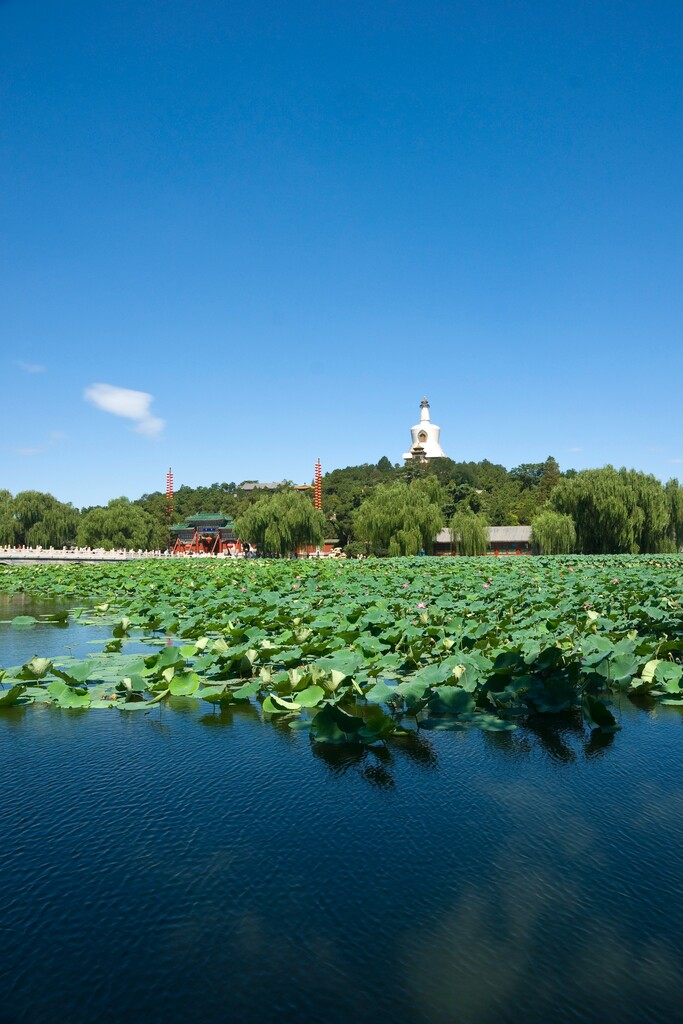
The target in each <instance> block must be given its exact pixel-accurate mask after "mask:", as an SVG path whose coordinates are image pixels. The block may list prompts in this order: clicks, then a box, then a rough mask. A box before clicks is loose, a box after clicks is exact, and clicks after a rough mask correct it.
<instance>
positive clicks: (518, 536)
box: [434, 526, 531, 555]
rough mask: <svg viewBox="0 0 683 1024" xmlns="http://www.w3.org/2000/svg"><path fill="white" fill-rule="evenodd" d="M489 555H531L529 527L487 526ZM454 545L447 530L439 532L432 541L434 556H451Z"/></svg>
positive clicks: (453, 551)
mask: <svg viewBox="0 0 683 1024" xmlns="http://www.w3.org/2000/svg"><path fill="white" fill-rule="evenodd" d="M488 533H489V554H493V555H495V554H499V555H516V554H519V555H528V554H531V527H530V526H489V528H488ZM454 553H455V545H454V543H453V541H452V540H451V531H450V530H449V529H445V530H441V531H440V532H439V533H438V534H437V535H436V538H435V540H434V554H435V555H451V554H454Z"/></svg>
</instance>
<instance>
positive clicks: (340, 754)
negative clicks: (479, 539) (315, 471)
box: [0, 557, 683, 1024]
mask: <svg viewBox="0 0 683 1024" xmlns="http://www.w3.org/2000/svg"><path fill="white" fill-rule="evenodd" d="M681 569H683V560H681V559H680V558H677V557H667V558H665V559H663V558H659V559H656V560H654V559H652V558H650V557H643V558H636V557H621V558H617V557H614V558H595V559H587V558H571V559H569V558H568V559H532V558H517V559H512V558H510V559H504V560H503V559H500V560H496V559H473V560H467V559H428V558H422V559H414V560H387V561H381V562H380V561H378V562H374V563H373V562H365V563H360V564H358V563H345V564H342V565H339V564H335V563H325V562H323V563H313V562H290V563H285V562H266V561H263V562H260V561H256V562H239V563H217V562H208V561H199V560H198V561H196V562H192V561H179V562H168V563H161V564H159V563H154V564H129V565H115V566H69V567H63V566H55V567H52V566H40V567H35V568H29V567H24V566H22V567H21V568H18V569H14V568H9V569H8V568H5V569H0V591H2V593H1V594H0V619H2V621H1V622H0V663H2V664H3V666H4V670H5V676H4V678H3V680H2V688H1V689H0V703H1V704H2V706H1V707H0V769H1V770H2V780H3V782H2V812H3V814H2V821H3V840H4V842H3V854H4V865H3V868H4V885H3V887H2V890H1V892H0V928H2V960H1V962H2V972H3V978H4V980H3V1001H2V1005H1V1006H0V1022H2V1024H5V1022H9V1021H12V1022H15V1021H22V1022H23V1021H26V1022H33V1021H36V1022H42V1021H46V1022H47V1021H52V1020H54V1018H55V1016H56V1015H57V1014H59V1015H60V1016H62V1017H63V1018H64V1019H67V1020H69V1021H73V1022H74V1024H80V1022H81V1021H82V1022H85V1021H92V1020H95V1019H96V1020H102V1021H108V1020H111V1021H118V1020H121V1019H122V1018H123V1017H124V1016H129V1017H130V1018H132V1019H136V1020H150V1021H152V1020H160V1019H163V1020H166V1021H170V1022H175V1021H186V1020H187V1019H190V1018H193V1017H195V1016H197V1015H199V1014H201V1017H202V1019H203V1020H204V1021H208V1022H213V1021H223V1020H225V1019H226V1018H227V1017H230V1016H234V1017H235V1019H238V1020H241V1021H252V1020H253V1021H257V1020H258V1021H270V1020H273V1021H275V1020H278V1021H281V1020H283V1019H285V1020H289V1019H291V1020H297V1021H299V1020H301V1021H309V1020H310V1021H318V1020H320V1021H326V1022H336V1021H346V1020H348V1019H349V1017H350V1016H353V1017H354V1018H355V1019H357V1020H358V1021H360V1022H364V1021H375V1020H376V1019H377V1018H378V1017H381V1016H382V1015H385V1016H387V1017H390V1018H391V1019H394V1020H396V1021H399V1022H403V1021H406V1022H407V1021H454V1022H455V1021H458V1022H465V1024H468V1022H470V1021H472V1022H479V1021H481V1022H489V1021H491V1022H493V1021H518V1020H520V1019H526V1020H528V1021H530V1022H532V1024H535V1022H536V1021H538V1022H541V1021H544V1022H545V1021H547V1020H548V1019H549V1018H550V1017H552V1018H554V1019H555V1020H557V1021H559V1022H562V1021H596V1022H597V1021H611V1020H615V1021H617V1020H618V1021H667V1022H668V1021H671V1020H672V1019H676V1017H677V1014H678V1004H679V979H680V975H681V971H682V969H683V956H682V955H681V954H680V952H679V948H678V945H679V944H678V936H679V934H680V932H681V928H682V926H683V899H682V896H683V892H682V890H683V882H681V878H680V863H681V860H682V857H683V732H682V731H681V726H682V725H683V716H682V715H681V708H682V707H683V703H682V696H683V693H682V689H681V686H680V683H681V675H683V672H682V671H681V659H682V658H683V628H682V627H683V617H682V616H683V613H682V611H681V596H682V595H681ZM131 712H135V713H131Z"/></svg>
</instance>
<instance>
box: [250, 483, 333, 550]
mask: <svg viewBox="0 0 683 1024" xmlns="http://www.w3.org/2000/svg"><path fill="white" fill-rule="evenodd" d="M325 525H326V523H325V518H324V516H323V515H322V513H321V512H320V511H319V510H318V509H316V508H314V507H313V504H312V502H311V500H310V498H309V497H308V496H307V495H305V494H301V493H299V492H298V491H281V492H276V493H275V494H274V495H273V496H272V497H262V498H261V499H260V500H259V501H257V502H256V503H255V504H254V505H253V507H252V508H251V509H249V510H248V511H246V512H244V513H243V515H241V516H240V517H239V518H238V519H237V521H236V523H235V529H236V531H237V535H238V536H239V537H240V538H241V539H242V540H244V541H248V542H249V543H251V544H255V545H256V547H257V548H258V550H259V551H261V552H263V553H266V554H273V555H292V554H294V553H295V552H296V550H297V548H300V547H304V546H306V545H308V544H319V543H320V542H321V541H322V540H323V539H324V534H325Z"/></svg>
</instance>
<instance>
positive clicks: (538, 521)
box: [531, 509, 576, 555]
mask: <svg viewBox="0 0 683 1024" xmlns="http://www.w3.org/2000/svg"><path fill="white" fill-rule="evenodd" d="M531 542H532V544H533V546H534V547H535V548H536V549H537V550H538V551H540V553H541V554H542V555H568V554H569V552H570V551H573V550H574V547H575V545H576V527H575V526H574V520H573V519H572V517H571V516H567V515H563V514H562V513H561V512H553V511H552V509H546V510H545V511H543V512H540V513H539V514H538V515H537V516H535V517H534V518H533V519H532V520H531Z"/></svg>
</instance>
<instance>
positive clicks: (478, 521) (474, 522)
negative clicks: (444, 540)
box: [451, 509, 489, 555]
mask: <svg viewBox="0 0 683 1024" xmlns="http://www.w3.org/2000/svg"><path fill="white" fill-rule="evenodd" d="M451 539H452V541H453V543H454V544H455V547H456V551H457V552H458V554H460V555H485V554H486V552H487V551H488V549H489V532H488V527H487V523H486V520H485V519H484V517H483V516H482V515H477V513H476V512H472V511H470V510H469V509H461V510H460V511H459V512H456V514H455V515H454V516H453V518H452V519H451Z"/></svg>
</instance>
